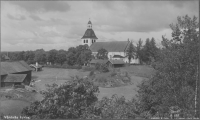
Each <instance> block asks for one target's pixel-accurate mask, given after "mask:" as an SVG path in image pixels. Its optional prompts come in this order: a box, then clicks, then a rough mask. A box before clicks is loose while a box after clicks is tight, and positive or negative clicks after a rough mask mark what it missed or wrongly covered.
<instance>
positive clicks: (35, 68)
mask: <svg viewBox="0 0 200 120" xmlns="http://www.w3.org/2000/svg"><path fill="white" fill-rule="evenodd" d="M29 66H30V67H31V68H33V69H34V70H35V71H42V68H43V66H42V65H39V64H36V65H35V64H30V65H29Z"/></svg>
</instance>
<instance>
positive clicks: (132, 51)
mask: <svg viewBox="0 0 200 120" xmlns="http://www.w3.org/2000/svg"><path fill="white" fill-rule="evenodd" d="M135 52H136V50H135V47H134V46H133V43H132V42H130V44H129V47H128V49H127V51H126V56H127V57H128V61H129V64H130V62H131V59H132V58H134V56H135Z"/></svg>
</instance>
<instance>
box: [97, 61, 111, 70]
mask: <svg viewBox="0 0 200 120" xmlns="http://www.w3.org/2000/svg"><path fill="white" fill-rule="evenodd" d="M95 70H98V71H100V72H109V69H108V65H107V64H100V63H96V64H95Z"/></svg>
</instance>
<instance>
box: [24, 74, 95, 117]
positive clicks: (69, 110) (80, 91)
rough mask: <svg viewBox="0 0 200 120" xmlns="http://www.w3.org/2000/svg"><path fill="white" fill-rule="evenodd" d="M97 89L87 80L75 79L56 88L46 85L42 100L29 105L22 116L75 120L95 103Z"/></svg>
mask: <svg viewBox="0 0 200 120" xmlns="http://www.w3.org/2000/svg"><path fill="white" fill-rule="evenodd" d="M98 92H99V89H98V87H97V86H94V84H93V83H92V82H90V81H89V80H88V79H79V78H77V79H75V80H73V81H68V82H66V83H65V84H62V85H60V86H58V85H57V84H52V85H47V91H43V97H44V99H43V100H42V101H36V102H33V103H31V105H30V106H28V107H26V108H24V109H23V111H22V115H25V116H28V117H31V118H34V119H75V118H76V119H77V118H81V116H83V114H84V112H85V111H86V110H87V108H88V107H90V106H92V105H94V103H95V102H97V100H98V98H97V94H96V93H98Z"/></svg>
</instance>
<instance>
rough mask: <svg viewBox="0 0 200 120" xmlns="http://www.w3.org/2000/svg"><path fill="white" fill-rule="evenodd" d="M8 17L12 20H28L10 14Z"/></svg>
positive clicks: (21, 16)
mask: <svg viewBox="0 0 200 120" xmlns="http://www.w3.org/2000/svg"><path fill="white" fill-rule="evenodd" d="M7 17H8V18H9V19H11V20H26V17H25V16H23V15H17V16H12V15H10V14H7Z"/></svg>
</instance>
